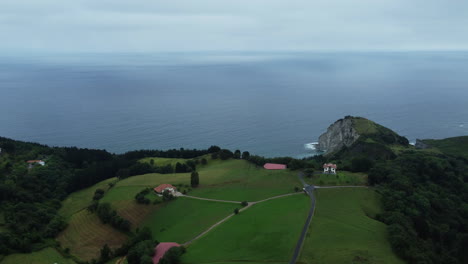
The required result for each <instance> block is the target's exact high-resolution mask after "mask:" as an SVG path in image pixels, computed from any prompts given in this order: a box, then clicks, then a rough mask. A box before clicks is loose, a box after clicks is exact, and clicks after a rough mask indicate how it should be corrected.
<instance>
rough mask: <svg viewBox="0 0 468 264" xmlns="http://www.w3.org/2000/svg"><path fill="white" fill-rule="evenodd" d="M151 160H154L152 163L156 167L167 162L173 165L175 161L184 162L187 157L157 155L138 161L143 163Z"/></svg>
mask: <svg viewBox="0 0 468 264" xmlns="http://www.w3.org/2000/svg"><path fill="white" fill-rule="evenodd" d="M151 160H152V161H153V162H154V163H153V164H154V165H155V166H158V167H162V166H166V165H168V164H170V165H172V166H175V165H176V164H177V162H179V163H185V162H187V161H188V159H172V158H159V157H154V158H144V159H141V160H140V162H143V163H148V164H150V163H151Z"/></svg>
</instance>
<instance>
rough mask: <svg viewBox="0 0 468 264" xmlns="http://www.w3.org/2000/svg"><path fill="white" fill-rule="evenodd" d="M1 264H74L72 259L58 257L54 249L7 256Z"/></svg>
mask: <svg viewBox="0 0 468 264" xmlns="http://www.w3.org/2000/svg"><path fill="white" fill-rule="evenodd" d="M1 263H2V264H20V263H22V264H45V263H50V264H53V263H58V264H76V263H75V262H74V261H73V260H72V259H67V258H65V257H63V256H62V255H60V253H59V252H58V251H57V250H55V249H54V248H45V249H42V250H40V251H36V252H32V253H28V254H12V255H8V256H7V257H5V258H4V259H3V261H1Z"/></svg>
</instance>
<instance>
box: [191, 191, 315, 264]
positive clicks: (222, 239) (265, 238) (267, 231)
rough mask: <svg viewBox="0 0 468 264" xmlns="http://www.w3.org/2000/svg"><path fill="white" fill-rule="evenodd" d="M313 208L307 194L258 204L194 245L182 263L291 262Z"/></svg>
mask: <svg viewBox="0 0 468 264" xmlns="http://www.w3.org/2000/svg"><path fill="white" fill-rule="evenodd" d="M309 207H310V200H309V198H308V197H307V196H305V195H293V196H288V197H284V198H279V199H275V200H270V201H267V202H263V203H260V204H257V205H254V206H252V207H251V208H249V209H248V210H246V211H244V212H241V213H240V214H239V215H236V216H234V217H232V218H231V219H229V220H228V221H227V222H225V223H223V224H222V225H220V226H218V227H216V228H215V229H213V230H212V231H211V232H210V233H208V234H206V235H205V236H204V237H201V238H200V239H199V240H197V241H195V242H194V243H193V244H192V245H190V246H189V247H188V249H187V253H186V254H185V255H183V257H182V263H185V264H189V263H190V264H191V263H196V264H200V263H219V264H224V263H236V262H238V263H255V262H258V263H265V262H268V263H283V264H284V263H287V262H288V261H289V259H290V257H291V256H292V253H293V249H294V246H295V244H296V242H297V239H298V238H299V234H300V231H301V229H302V226H303V224H304V222H305V219H306V217H307V212H308V210H309Z"/></svg>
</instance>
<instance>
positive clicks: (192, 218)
mask: <svg viewBox="0 0 468 264" xmlns="http://www.w3.org/2000/svg"><path fill="white" fill-rule="evenodd" d="M241 207H242V206H241V205H240V204H230V203H220V202H210V201H202V200H195V199H190V198H183V197H180V198H178V199H177V200H175V201H171V202H169V203H167V204H164V205H163V206H162V207H161V208H160V209H159V210H156V211H154V212H153V213H151V214H150V215H149V217H148V218H147V219H146V220H145V221H144V223H143V226H148V227H149V228H150V229H151V230H152V233H153V236H154V238H155V239H157V240H158V241H162V242H177V243H184V242H187V241H189V240H190V239H192V238H194V237H196V236H197V235H198V234H200V233H202V232H203V231H205V230H206V229H208V228H209V227H210V226H211V225H213V224H215V223H216V222H218V221H219V220H221V219H223V218H224V217H226V216H228V215H229V214H232V212H233V211H234V209H235V208H241Z"/></svg>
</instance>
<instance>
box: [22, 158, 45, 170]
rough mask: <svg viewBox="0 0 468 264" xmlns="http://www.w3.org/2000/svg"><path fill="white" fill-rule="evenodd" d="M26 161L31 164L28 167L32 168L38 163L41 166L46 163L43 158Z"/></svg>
mask: <svg viewBox="0 0 468 264" xmlns="http://www.w3.org/2000/svg"><path fill="white" fill-rule="evenodd" d="M26 162H27V163H28V164H29V166H28V168H30V169H31V168H33V167H34V166H35V165H36V164H39V165H41V166H44V165H45V161H43V160H28V161H26Z"/></svg>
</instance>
